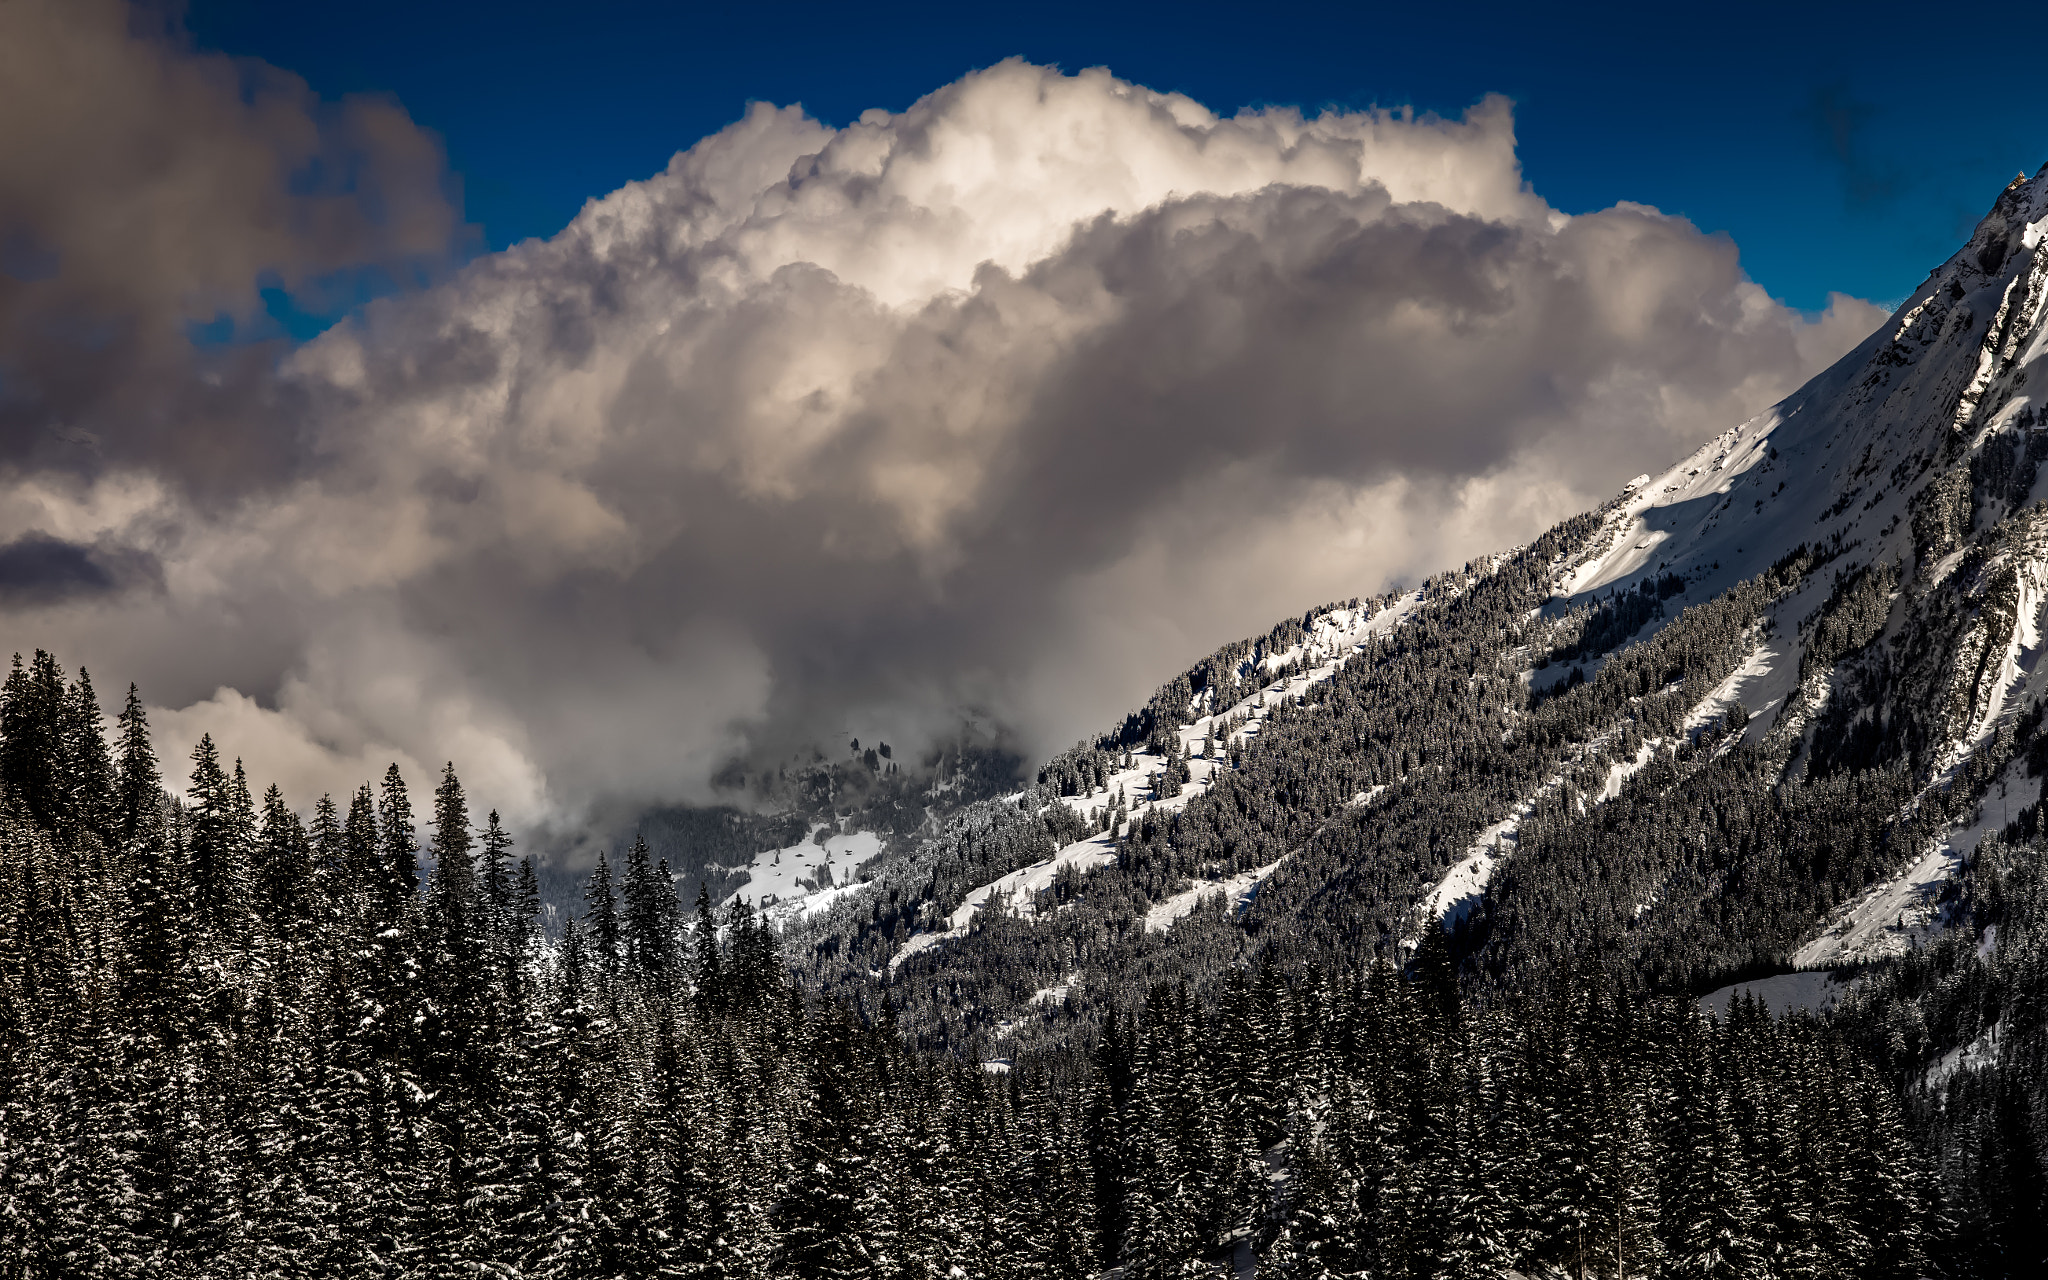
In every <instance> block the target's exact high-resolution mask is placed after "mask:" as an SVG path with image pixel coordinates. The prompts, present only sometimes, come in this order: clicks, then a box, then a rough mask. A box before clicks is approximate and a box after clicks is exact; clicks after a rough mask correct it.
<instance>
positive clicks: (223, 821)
mask: <svg viewBox="0 0 2048 1280" xmlns="http://www.w3.org/2000/svg"><path fill="white" fill-rule="evenodd" d="M236 768H237V772H240V765H239V763H238V764H237V766H236ZM244 790H246V788H244ZM186 794H187V795H188V796H189V797H190V803H191V822H190V826H189V834H188V836H187V845H186V852H185V857H186V860H187V864H188V865H189V866H190V867H191V875H192V894H193V899H194V906H195V907H196V908H197V909H198V912H199V916H200V919H201V920H203V921H204V922H205V923H206V925H207V927H208V928H210V929H211V930H212V931H213V932H214V933H215V934H216V935H217V936H220V937H222V938H223V939H232V938H236V937H239V936H240V934H241V931H242V928H243V926H244V925H245V924H246V923H247V911H248V906H249V900H248V892H247V886H248V866H249V858H248V845H247V843H246V841H245V840H244V838H243V837H244V834H245V833H244V830H243V826H242V817H243V815H242V813H241V804H240V800H239V797H238V796H237V795H236V787H235V783H234V780H233V779H231V778H230V777H229V776H228V773H227V771H226V770H224V769H222V768H221V764H220V753H219V751H218V750H216V749H215V747H214V745H213V735H212V734H202V735H201V736H200V739H199V745H198V746H196V747H194V748H192V780H191V786H190V788H189V789H188V790H187V792H186Z"/></svg>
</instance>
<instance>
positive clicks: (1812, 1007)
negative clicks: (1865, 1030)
mask: <svg viewBox="0 0 2048 1280" xmlns="http://www.w3.org/2000/svg"><path fill="white" fill-rule="evenodd" d="M1738 991H1742V992H1747V993H1748V994H1750V995H1753V996H1755V997H1757V998H1758V999H1760V1000H1762V1001H1763V1002H1764V1003H1765V1004H1766V1005H1768V1006H1769V1007H1770V1010H1771V1012H1772V1013H1774V1014H1778V1015H1781V1016H1782V1015H1784V1014H1787V1013H1790V1012H1792V1011H1793V1010H1794V1009H1806V1010H1809V1011H1811V1012H1814V1013H1819V1012H1821V1011H1822V1010H1825V1009H1831V1008H1833V1007H1834V1005H1835V1002H1836V1001H1838V1000H1840V999H1841V998H1842V995H1843V994H1844V993H1845V992H1846V991H1848V988H1847V987H1846V986H1843V985H1842V984H1841V983H1838V982H1836V981H1835V979H1834V975H1833V974H1829V973H1781V974H1778V975H1777V976H1775V977H1770V978H1757V979H1755V980H1754V981H1751V982H1735V983H1730V984H1729V985H1728V986H1725V987H1722V988H1721V989H1720V990H1718V991H1709V992H1708V993H1707V994H1705V995H1703V996H1701V997H1700V1002H1699V1003H1700V1008H1701V1009H1704V1010H1705V1011H1706V1012H1708V1013H1711V1014H1713V1015H1715V1016H1716V1017H1726V1016H1727V1014H1728V1006H1729V1004H1730V1003H1731V1002H1732V1001H1733V1000H1734V998H1735V993H1736V992H1738Z"/></svg>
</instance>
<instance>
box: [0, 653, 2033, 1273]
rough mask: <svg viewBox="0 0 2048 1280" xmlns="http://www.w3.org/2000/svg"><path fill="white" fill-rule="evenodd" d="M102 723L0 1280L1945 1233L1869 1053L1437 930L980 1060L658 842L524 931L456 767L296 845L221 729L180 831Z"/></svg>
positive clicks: (1457, 1264)
mask: <svg viewBox="0 0 2048 1280" xmlns="http://www.w3.org/2000/svg"><path fill="white" fill-rule="evenodd" d="M102 727H103V726H102V725H101V723H100V713H99V709H98V707H97V704H96V702H95V699H94V695H93V690H92V686H91V683H90V680H89V679H88V678H87V677H86V676H85V674H84V673H83V672H81V673H79V675H78V677H77V678H76V679H75V680H72V681H67V680H66V679H65V677H64V673H63V671H62V668H61V667H60V666H59V665H58V663H57V662H56V660H55V659H54V658H52V657H50V656H49V655H45V654H38V655H36V657H35V658H34V660H33V661H32V662H30V663H28V664H26V665H24V666H21V667H18V668H17V669H16V671H15V673H14V675H13V676H12V677H11V679H10V680H9V682H8V685H7V687H6V690H5V702H4V707H0V731H4V734H5V740H4V741H5V752H4V755H0V767H4V770H5V773H4V778H0V781H4V785H5V787H6V789H7V797H8V809H7V812H6V814H5V816H4V818H0V1154H4V1163H0V1241H4V1247H0V1258H4V1259H5V1261H4V1262H0V1272H4V1274H6V1275H10V1276H23V1277H28V1276H35V1277H44V1276H49V1277H56V1276H145V1275H146V1276H164V1275H193V1276H441V1275H462V1274H497V1275H508V1276H509V1275H518V1276H535V1277H538V1276H607V1277H611V1276H616V1277H640V1276H650V1275H661V1276H676V1277H682V1276H693V1277H694V1276H764V1277H782V1276H787V1277H815V1276H835V1275H844V1276H932V1275H945V1274H968V1275H982V1276H1004V1277H1007V1276H1069V1277H1081V1276H1092V1275H1094V1274H1096V1273H1097V1272H1099V1271H1100V1270H1101V1269H1103V1268H1104V1267H1106V1266H1110V1265H1121V1266H1122V1268H1123V1274H1124V1275H1125V1276H1128V1277H1152V1276H1168V1275H1185V1274H1189V1272H1188V1267H1189V1266H1191V1265H1192V1266H1195V1267H1196V1268H1197V1270H1198V1271H1199V1268H1200V1265H1201V1260H1203V1259H1214V1260H1216V1261H1217V1262H1218V1263H1222V1262H1226V1261H1228V1260H1229V1259H1231V1258H1232V1257H1234V1256H1250V1255H1251V1254H1252V1253H1254V1252H1256V1253H1258V1254H1260V1255H1263V1258H1264V1266H1265V1267H1266V1268H1267V1269H1268V1270H1269V1272H1270V1273H1272V1274H1278V1275H1282V1276H1290V1277H1291V1276H1304V1277H1307V1276H1317V1277H1320V1276H1333V1275H1355V1274H1361V1273H1364V1274H1373V1275H1387V1276H1415V1277H1423V1276H1440V1275H1441V1276H1464V1275H1480V1274H1498V1273H1500V1272H1502V1271H1503V1270H1504V1269H1505V1268H1509V1267H1516V1268H1521V1269H1523V1270H1537V1269H1543V1268H1552V1269H1559V1270H1562V1271H1570V1272H1573V1273H1577V1272H1580V1271H1600V1270H1602V1269H1608V1268H1611V1267H1612V1266H1613V1265H1615V1264H1616V1263H1618V1264H1619V1265H1620V1266H1621V1267H1623V1268H1624V1269H1625V1270H1627V1271H1628V1272H1630V1273H1631V1274H1635V1273H1642V1272H1648V1271H1650V1270H1665V1269H1668V1270H1670V1271H1672V1272H1673V1273H1676V1274H1762V1272H1761V1271H1760V1270H1758V1268H1762V1267H1764V1266H1766V1265H1769V1266H1770V1267H1771V1268H1772V1271H1773V1273H1782V1274H1805V1273H1807V1272H1808V1271H1811V1272H1812V1273H1813V1274H1858V1275H1872V1276H1880V1275H1881V1276H1911V1275H1917V1274H1920V1272H1921V1270H1922V1269H1923V1268H1924V1267H1925V1266H1926V1265H1928V1262H1929V1260H1930V1259H1941V1258H1944V1257H1951V1256H1956V1255H1954V1250H1956V1249H1958V1248H1961V1247H1964V1243H1965V1242H1963V1241H1962V1240H1961V1239H1960V1238H1959V1237H1958V1236H1957V1235H1956V1234H1955V1233H1954V1232H1953V1230H1952V1221H1951V1220H1950V1219H1945V1218H1942V1217H1940V1216H1938V1215H1931V1214H1930V1212H1929V1210H1930V1207H1931V1206H1933V1205H1936V1204H1939V1203H1941V1202H1942V1201H1941V1193H1940V1184H1939V1183H1938V1182H1937V1181H1936V1180H1935V1179H1934V1178H1933V1177H1932V1176H1930V1169H1929V1167H1928V1165H1927V1163H1926V1161H1925V1160H1924V1159H1923V1158H1922V1157H1921V1156H1920V1155H1919V1154H1918V1153H1917V1152H1916V1150H1915V1148H1914V1144H1913V1141H1912V1139H1911V1136H1910V1133H1909V1130H1908V1127H1907V1124H1906V1120H1905V1115H1904V1112H1903V1110H1902V1106H1901V1101H1900V1098H1899V1095H1898V1092H1897V1089H1896V1087H1895V1083H1894V1081H1893V1079H1892V1078H1891V1077H1890V1076H1889V1075H1887V1074H1886V1073H1885V1072H1884V1071H1882V1070H1880V1069H1879V1063H1878V1059H1877V1058H1876V1057H1874V1056H1873V1055H1871V1054H1869V1053H1866V1052H1862V1051H1859V1049H1858V1048H1857V1047H1856V1045H1855V1044H1854V1043H1853V1042H1852V1041H1849V1040H1845V1039H1844V1038H1843V1037H1842V1036H1841V1035H1840V1034H1839V1033H1837V1032H1834V1031H1831V1030H1829V1029H1827V1028H1825V1027H1821V1026H1817V1025H1813V1024H1809V1023H1801V1022H1789V1023H1779V1022H1773V1021H1772V1020H1771V1019H1770V1018H1769V1017H1768V1016H1766V1015H1764V1014H1763V1013H1762V1012H1760V1011H1759V1010H1758V1009H1756V1008H1753V1007H1751V1006H1748V1005H1746V1004H1744V1005H1738V1007H1737V1009H1736V1011H1735V1016H1734V1017H1733V1018H1731V1019H1730V1020H1729V1021H1728V1022H1727V1023H1726V1024H1725V1025H1722V1024H1714V1023H1711V1022H1709V1021H1707V1020H1706V1019H1704V1018H1703V1016H1702V1015H1701V1014H1700V1013H1699V1012H1698V1011H1697V1010H1696V1009H1695V1008H1694V1007H1693V1006H1692V1005H1691V1003H1690V1002H1688V1001H1685V1000H1676V999H1651V1000H1647V1001H1641V1000H1637V999H1635V998H1633V997H1632V996H1630V995H1628V994H1627V993H1626V992H1625V991H1623V990H1621V989H1618V988H1614V987H1611V986H1608V985H1606V984H1603V983H1602V982H1600V981H1599V980H1597V979H1594V978H1592V977H1591V976H1590V975H1581V976H1580V977H1578V978H1577V979H1575V980H1570V981H1559V982H1556V983H1554V984H1552V985H1551V986H1550V987H1548V988H1547V989H1545V990H1544V991H1543V992H1542V993H1541V994H1540V995H1539V996H1536V997H1533V998H1529V999H1526V1000H1517V1001H1513V1002H1506V1003H1495V1004H1494V1005H1492V1006H1490V1007H1482V1006H1481V1005H1480V1004H1478V1003H1477V1002H1474V1001H1472V1000H1470V999H1469V998H1467V999H1461V998H1460V996H1459V994H1458V990H1457V983H1456V980H1455V977H1454V975H1453V974H1452V971H1451V968H1450V963H1449V956H1448V953H1447V951H1446V950H1445V949H1444V947H1443V946H1442V945H1441V941H1442V938H1443V935H1442V934H1441V933H1436V934H1433V935H1431V936H1432V939H1433V941H1432V942H1429V943H1426V944H1425V946H1424V950H1423V953H1422V954H1421V955H1420V956H1418V957H1417V958H1416V961H1415V963H1414V964H1413V965H1412V966H1411V968H1410V972H1409V973H1408V974H1407V975H1406V976H1404V975H1402V974H1400V973H1398V972H1397V971H1395V970H1394V969H1393V968H1391V967H1389V966H1388V965H1385V964H1379V965H1374V966H1370V967H1366V968H1361V969H1354V970H1352V971H1350V972H1348V973H1345V974H1335V973H1330V974H1324V973H1319V972H1315V971H1298V972H1293V973H1283V972H1282V971H1281V970H1280V969H1279V968H1277V967H1275V966H1274V965H1272V964H1270V963H1269V964H1266V965H1264V966H1262V967H1261V968H1260V969H1258V970H1257V971H1256V972H1248V971H1246V970H1243V969H1239V970H1235V971H1233V973H1232V975H1231V976H1230V977H1229V978H1228V979H1227V980H1226V981H1225V982H1224V983H1223V984H1222V986H1221V988H1220V993H1219V996H1218V998H1217V999H1216V1000H1215V1001H1214V1002H1213V1003H1210V1004H1205V1003H1204V1002H1203V1001H1200V1000H1197V999H1196V998H1195V997H1194V996H1193V995H1192V993H1191V991H1190V989H1189V988H1188V987H1187V985H1186V984H1185V983H1160V984H1158V985H1156V986H1154V987H1152V988H1151V989H1150V990H1149V991H1148V992H1146V993H1145V999H1144V1002H1143V1007H1142V1009H1136V1008H1128V1007H1127V1008H1121V1009H1113V1010H1109V1011H1106V1012H1105V1014H1104V1016H1103V1017H1102V1018H1101V1020H1100V1023H1099V1034H1098V1035H1097V1036H1096V1037H1095V1038H1094V1043H1093V1044H1092V1046H1091V1047H1090V1049H1089V1050H1088V1051H1087V1052H1075V1053H1072V1054H1069V1055H1067V1056H1064V1057H1060V1058H1056V1059H1055V1058H1049V1059H1046V1060H1044V1061H1041V1062H1039V1063H1037V1064H1036V1065H1035V1066H1034V1067H1033V1068H1031V1069H1030V1070H1028V1071H1027V1070H1022V1069H1020V1070H1015V1071H1011V1072H1008V1073H1000V1072H991V1071H988V1070H985V1069H983V1068H982V1067H981V1066H980V1065H978V1064H974V1063H962V1062H960V1061H958V1060H957V1059H954V1058H951V1057H948V1056H945V1055H939V1054H931V1053H926V1052H922V1051H919V1050H916V1049H914V1048H911V1047H908V1046H906V1045H905V1044H904V1042H903V1040H902V1038H901V1037H900V1035H899V1034H898V1030H897V1025H896V1016H895V1012H894V1010H893V1008H892V1006H891V1005H890V1004H889V1003H888V1002H887V1000H886V998H885V999H883V1000H881V1001H879V1002H875V1003H871V1004H866V1005H861V1006H850V1005H845V1004H835V1003H833V1002H831V1001H828V1000H820V999H818V998H816V997H812V996H807V995H806V994H805V993H804V992H803V991H802V990H801V989H799V988H798V987H795V986H793V985H792V984H791V982H790V979H789V976H788V974H787V972H786V970H785V968H784V965H783V963H782V962H781V960H780V958H779V956H778V946H779V942H778V939H777V938H776V937H775V936H774V935H773V934H772V933H771V932H770V931H769V930H768V929H766V928H765V927H764V926H763V925H761V924H760V923H759V922H758V921H757V919H756V917H755V915H754V913H753V912H752V911H751V910H749V909H748V907H747V906H746V905H745V903H744V900H742V901H740V902H738V903H736V904H735V906H734V907H733V908H732V909H731V910H729V911H727V912H725V913H723V915H722V917H720V918H714V914H713V911H712V907H711V904H710V902H709V900H708V898H700V900H699V902H698V903H697V904H696V907H695V910H694V912H692V913H687V914H688V915H689V916H690V918H689V919H686V918H685V917H686V913H685V912H684V910H683V909H682V906H681V904H680V903H679V901H678V899H677V898H676V896H675V894H674V891H673V889H672V887H671V883H670V880H669V878H668V877H666V876H665V875H664V874H663V872H664V870H665V869H664V868H663V867H661V866H659V865H650V864H649V861H648V859H647V857H646V855H645V849H644V846H643V847H641V848H639V849H636V850H635V851H634V852H633V853H632V854H630V855H629V857H628V859H627V861H626V865H625V866H624V867H621V868H616V869H615V868H613V867H612V866H611V865H610V864H609V862H608V861H601V862H600V863H599V864H598V866H597V868H596V870H595V872H594V873H593V875H592V876H591V877H590V880H589V884H588V890H587V901H586V908H585V910H584V911H583V912H582V914H581V915H580V917H579V918H577V919H575V920H573V921H571V922H570V923H569V924H568V926H567V928H566V929H565V930H564V933H563V935H562V937H561V938H560V939H559V940H550V939H548V938H546V937H544V936H543V935H542V934H541V933H540V932H539V931H538V930H537V929H536V927H535V920H534V911H535V904H536V892H535V889H534V884H533V877H532V873H531V867H530V865H528V864H517V865H515V863H514V861H513V858H512V852H513V849H514V847H515V846H514V844H513V838H512V836H511V835H510V834H509V833H507V832H505V831H504V830H503V828H502V827H501V826H500V824H499V823H498V822H497V820H496V816H495V814H492V815H488V816H487V817H486V818H485V819H484V820H483V821H482V822H481V823H480V824H479V823H476V822H474V821H473V820H472V815H471V813H470V811H469V802H468V799H467V797H466V796H465V794H464V792H463V789H462V786H461V783H460V781H459V779H458V778H457V776H456V774H455V771H454V770H453V768H452V767H451V768H449V769H448V770H446V771H444V773H443V774H442V776H441V778H440V779H439V781H438V783H437V784H436V786H435V788H434V790H433V792H432V794H431V798H430V799H429V798H428V797H426V796H422V798H421V802H420V804H419V805H418V806H417V809H418V812H417V813H415V805H414V802H413V799H412V796H411V791H410V789H409V787H408V784H407V782H406V780H405V779H404V778H402V777H401V776H400V775H399V774H398V772H397V771H396V770H395V769H394V770H392V771H391V772H389V773H387V774H386V775H385V777H384V778H383V779H382V780H381V782H380V783H379V784H378V785H377V786H376V787H375V788H372V787H370V786H365V787H364V788H363V789H362V790H361V791H359V792H357V793H356V794H355V795H354V796H352V797H350V798H349V799H348V801H347V803H346V804H341V803H337V802H335V801H333V800H331V799H329V798H322V799H320V800H319V801H318V802H316V803H315V804H314V805H312V806H311V809H310V811H311V813H312V814H313V818H312V821H311V822H310V823H307V822H302V821H301V820H300V818H299V817H298V816H297V814H296V812H295V811H294V809H293V808H291V807H290V806H289V805H288V804H287V802H286V801H285V799H284V798H283V797H281V796H280V795H279V794H278V793H277V792H276V790H275V789H274V788H273V789H270V790H268V791H267V792H266V793H265V795H264V796H263V797H262V799H261V800H257V799H254V798H253V797H252V795H251V786H250V783H249V782H248V780H247V776H246V772H245V771H244V770H243V768H242V767H241V765H240V762H235V763H234V764H233V766H232V767H230V766H229V765H228V764H227V763H226V762H223V761H222V760H221V759H220V758H219V756H218V754H217V752H216V750H215V748H214V745H213V744H212V742H211V741H210V740H202V741H201V742H200V743H199V744H198V745H197V746H196V747H195V748H193V749H192V751H191V752H190V757H189V758H190V762H191V767H190V774H189V781H188V785H187V787H186V790H185V799H183V800H174V799H171V798H170V797H169V796H167V795H166V794H165V793H164V791H163V787H162V779H161V778H160V776H159V765H158V761H157V757H156V754H155V747H154V744H153V743H152V741H151V739H150V735H149V731H148V726H147V723H146V720H145V716H144V713H143V710H142V703H141V701H140V700H139V698H138V697H137V696H136V694H135V693H134V692H133V691H131V693H130V695H129V698H128V701H127V705H126V707H125V709H124V711H123V712H122V714H121V716H120V717H119V719H118V721H117V723H116V725H115V726H114V733H113V735H112V740H113V744H114V745H113V748H112V750H111V751H110V750H109V749H108V747H107V742H106V739H105V738H104V737H103V736H102V732H101V730H102ZM181 754H182V753H181ZM181 763H182V762H181ZM421 830H423V831H424V832H425V833H426V836H427V841H426V844H425V845H424V846H422V845H421V843H420V842H419V840H418V839H417V837H416V831H421ZM423 853H424V854H429V855H431V856H432V859H433V862H434V868H435V869H434V872H433V874H432V875H431V876H430V877H428V878H427V879H425V880H424V881H422V880H421V878H420V877H419V874H418V868H419V865H420V861H419V860H420V858H421V856H422V854H423ZM2029 865H2031V864H2029ZM1610 1260H1612V1261H1610ZM955 1268H958V1270H957V1271H955Z"/></svg>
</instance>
